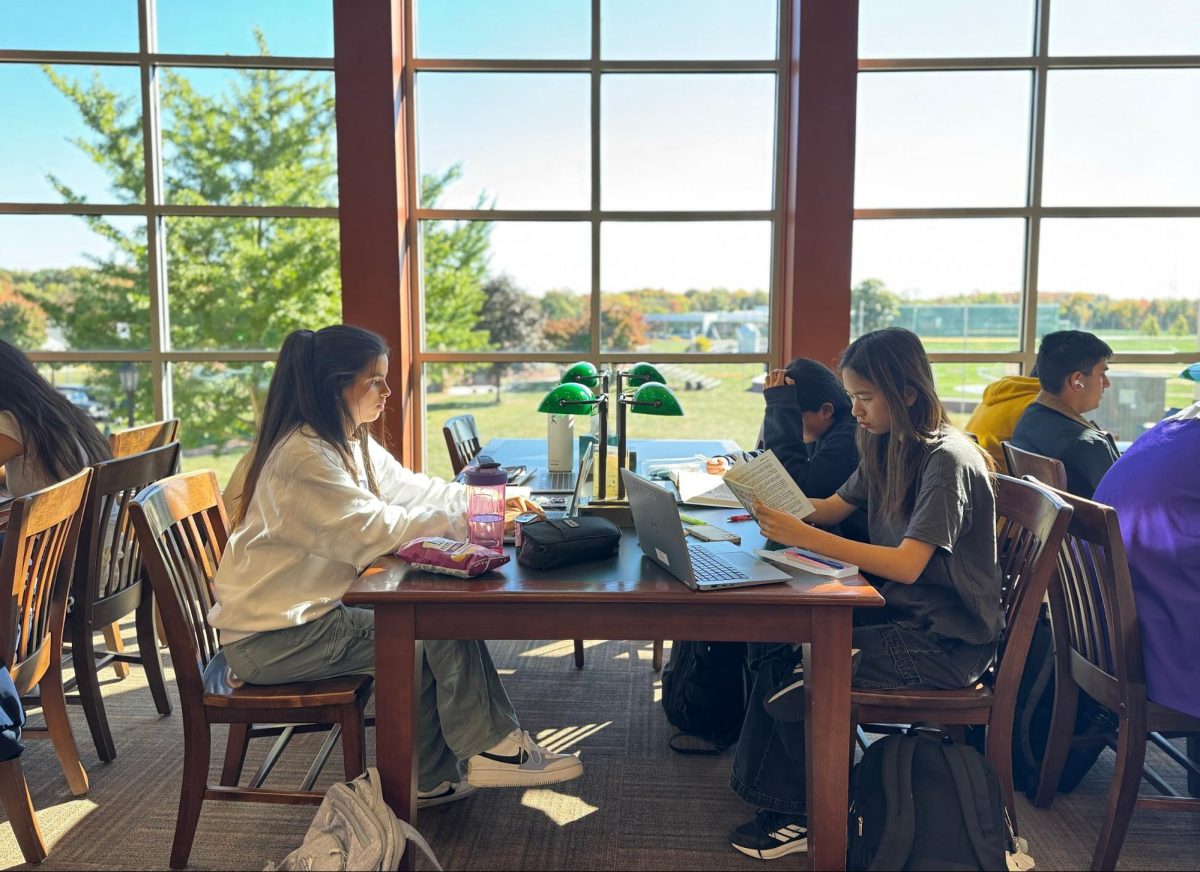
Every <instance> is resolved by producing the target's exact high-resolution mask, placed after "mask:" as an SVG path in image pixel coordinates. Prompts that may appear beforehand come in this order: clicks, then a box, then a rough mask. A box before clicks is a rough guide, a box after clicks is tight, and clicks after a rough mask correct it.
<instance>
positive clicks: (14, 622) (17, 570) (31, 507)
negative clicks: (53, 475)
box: [0, 469, 92, 693]
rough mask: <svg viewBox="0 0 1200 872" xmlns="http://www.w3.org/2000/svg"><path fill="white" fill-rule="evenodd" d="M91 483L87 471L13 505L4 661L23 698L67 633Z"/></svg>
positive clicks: (5, 556)
mask: <svg viewBox="0 0 1200 872" xmlns="http://www.w3.org/2000/svg"><path fill="white" fill-rule="evenodd" d="M91 480H92V470H91V469H85V470H83V471H82V472H79V473H77V474H76V475H73V476H71V477H70V478H68V479H66V480H65V481H61V482H59V483H58V484H55V485H51V486H50V487H48V488H45V489H44V490H40V491H36V492H34V493H31V494H28V495H26V496H24V497H21V498H19V499H16V500H14V501H13V503H12V514H11V516H10V519H9V525H8V529H7V530H6V531H5V539H4V548H3V550H2V551H0V658H2V659H3V660H4V661H5V662H6V663H7V664H8V666H9V671H10V672H11V673H12V677H13V681H14V683H15V684H16V685H17V689H18V690H19V691H20V692H21V693H26V692H28V691H29V690H31V689H32V688H33V686H34V685H36V684H37V683H38V681H39V680H41V677H42V674H44V664H45V663H46V662H48V661H47V660H46V658H45V657H44V656H39V655H41V654H42V651H43V647H44V646H45V645H46V644H47V643H48V642H50V641H51V635H52V633H57V632H60V631H61V621H62V620H63V618H64V616H65V615H66V604H67V593H68V589H69V586H70V578H71V571H72V568H73V566H74V562H75V549H76V544H77V542H78V539H79V527H80V521H81V519H82V516H83V512H82V507H83V504H84V500H85V499H86V496H87V492H88V486H89V484H90V483H91ZM56 627H57V629H56ZM61 641H62V640H61V639H59V640H58V642H59V644H61ZM39 673H42V674H39Z"/></svg>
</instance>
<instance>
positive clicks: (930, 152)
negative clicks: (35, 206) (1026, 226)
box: [0, 0, 1200, 298]
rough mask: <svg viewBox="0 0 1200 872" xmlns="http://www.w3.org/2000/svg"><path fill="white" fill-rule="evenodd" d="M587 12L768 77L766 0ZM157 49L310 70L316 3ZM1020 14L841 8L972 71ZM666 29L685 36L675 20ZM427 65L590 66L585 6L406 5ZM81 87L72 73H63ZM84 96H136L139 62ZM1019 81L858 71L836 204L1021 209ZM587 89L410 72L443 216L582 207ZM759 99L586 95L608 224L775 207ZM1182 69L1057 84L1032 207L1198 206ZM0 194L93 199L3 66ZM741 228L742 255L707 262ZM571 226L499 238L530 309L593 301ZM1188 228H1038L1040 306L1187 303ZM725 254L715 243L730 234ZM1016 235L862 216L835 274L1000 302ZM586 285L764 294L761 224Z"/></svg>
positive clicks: (324, 45)
mask: <svg viewBox="0 0 1200 872" xmlns="http://www.w3.org/2000/svg"><path fill="white" fill-rule="evenodd" d="M730 2H732V0H686V6H687V9H688V15H687V16H686V17H683V18H681V16H680V15H679V10H680V8H681V7H682V5H684V3H685V0H673V2H667V0H604V5H603V7H602V22H601V45H602V54H603V55H604V56H605V57H610V58H631V57H655V58H657V57H675V58H692V57H726V58H769V57H771V56H772V55H773V53H774V47H775V43H776V22H775V6H776V4H775V2H774V0H737V8H738V14H737V15H736V16H730V15H728V13H727V10H728V7H729V4H730ZM136 7H137V4H136V2H135V0H0V48H46V49H86V50H97V51H132V50H136V47H137V19H136ZM157 7H158V16H159V49H160V50H161V51H164V52H180V53H185V52H201V53H212V54H221V53H234V54H249V53H253V52H254V51H255V48H254V44H253V39H252V35H251V34H252V31H253V28H254V27H256V26H257V27H260V28H261V29H262V30H263V32H264V33H265V34H266V38H267V41H268V43H269V45H270V47H271V51H272V53H274V54H288V55H302V56H328V55H330V54H331V52H332V20H331V13H330V5H329V0H157ZM1032 9H1033V0H861V16H860V17H861V28H860V46H861V54H862V55H863V56H864V57H912V56H946V55H967V56H992V55H1009V54H1016V55H1020V54H1025V53H1028V52H1029V51H1030V50H1031V46H1032V35H1033V19H1032V15H1033V12H1032ZM1052 10H1053V14H1052V20H1051V25H1052V27H1051V40H1050V48H1051V52H1052V53H1054V54H1063V55H1074V54H1098V53H1147V54H1159V53H1200V2H1196V0H1054V3H1053V5H1052ZM681 20H682V21H684V22H685V26H683V27H681V26H680V21H681ZM417 23H418V31H417V42H418V50H419V51H420V52H421V53H422V54H423V55H425V56H430V57H437V56H459V57H489V56H490V57H506V56H509V57H511V56H525V57H569V58H579V57H585V56H587V53H588V52H589V51H590V39H591V37H590V2H589V0H436V2H432V0H425V2H419V3H418V4H417ZM78 72H82V73H84V74H86V75H91V73H92V71H91V70H90V69H87V68H81V69H80V70H78ZM98 73H99V75H100V76H101V78H102V79H103V80H104V81H105V82H106V83H109V84H110V85H111V86H112V87H114V88H117V89H118V90H119V91H121V92H122V93H128V94H130V95H131V96H136V94H137V88H138V82H137V73H136V69H129V68H118V67H110V68H106V69H103V70H100V71H98ZM1030 89H1031V77H1030V75H1029V74H1028V73H1025V72H1019V71H1018V72H1011V71H1009V72H959V73H908V74H902V73H870V74H864V75H862V76H860V86H859V130H858V147H857V161H858V173H857V184H856V187H857V191H856V197H855V200H856V205H857V206H859V207H862V208H887V207H905V206H908V207H918V206H985V205H987V206H1015V205H1020V204H1021V203H1023V202H1024V197H1025V172H1026V161H1027V137H1028V116H1029V100H1030ZM587 101H588V86H587V77H586V76H584V75H571V74H561V75H555V76H541V77H533V76H520V75H512V74H509V75H492V76H478V75H471V76H466V75H461V74H460V75H452V74H434V73H430V74H424V75H422V76H421V79H420V81H419V83H418V110H419V113H420V114H419V122H420V123H419V125H418V131H419V142H418V145H419V160H420V166H421V169H422V170H423V171H439V170H444V169H445V168H446V167H448V166H449V165H451V164H453V163H456V162H461V163H462V164H463V169H464V175H463V178H462V180H461V181H460V182H459V183H457V184H456V185H455V186H453V187H452V188H451V189H449V190H448V191H447V192H446V196H445V198H444V199H443V205H446V206H460V207H461V206H469V205H473V203H474V201H475V198H476V197H477V196H478V194H479V193H480V192H481V191H486V192H487V194H488V196H489V197H493V198H495V201H496V204H497V205H498V206H499V207H501V208H569V209H582V208H586V207H587V205H588V192H589V180H588V179H589V176H588V174H589V172H590V166H589V160H590V158H589V151H588V135H589V134H588V111H589V110H588V102H587ZM773 103H774V83H773V81H772V80H771V77H769V76H761V75H759V76H743V77H737V76H704V77H695V78H692V77H681V76H662V75H620V76H617V75H613V76H608V77H606V79H605V81H604V83H603V87H602V94H601V117H602V122H601V161H602V163H601V168H602V170H603V173H602V183H603V188H602V205H603V207H604V208H628V209H640V208H651V209H658V208H661V209H672V208H674V209H690V208H736V209H760V208H769V206H770V202H771V196H772V187H773V179H772V170H773V160H772V147H773V120H772V118H771V116H770V112H771V107H772V106H773ZM1197 106H1200V70H1153V71H1136V72H1125V71H1086V70H1080V71H1062V72H1056V73H1054V74H1052V76H1051V79H1050V85H1049V90H1048V106H1047V136H1046V164H1045V166H1046V176H1045V184H1044V198H1043V199H1044V202H1045V203H1047V204H1055V205H1089V206H1093V205H1094V206H1106V205H1107V206H1125V205H1144V206H1172V205H1200V162H1197V161H1196V160H1195V159H1194V151H1195V143H1196V142H1198V141H1200V113H1198V112H1196V107H1197ZM0 112H3V114H4V117H5V118H6V120H7V122H8V123H7V124H6V135H5V136H4V137H0V201H4V200H8V201H19V202H30V201H47V202H54V201H56V199H57V197H56V195H55V194H54V192H53V190H52V189H51V188H50V187H49V185H48V183H47V182H46V180H45V175H46V173H47V172H55V173H58V174H59V175H61V176H62V177H63V178H64V179H65V180H66V181H67V182H68V183H69V184H71V185H72V186H74V187H76V188H78V189H80V190H82V191H83V192H85V193H86V194H88V195H89V198H90V199H92V200H94V201H98V202H103V201H104V200H105V199H110V198H109V197H107V196H106V192H105V189H104V178H103V176H102V175H101V174H100V173H98V172H97V171H96V170H95V169H94V168H93V167H92V165H91V163H90V161H88V160H87V158H86V157H85V156H83V155H82V154H80V152H79V151H78V149H77V148H76V147H75V146H73V145H71V144H70V143H69V142H67V139H68V138H69V137H72V136H76V135H79V134H80V133H81V125H80V123H79V121H78V118H77V117H76V115H75V113H74V110H73V109H72V108H71V107H70V106H69V105H68V104H67V103H66V101H65V100H63V98H61V97H60V96H59V95H58V94H57V93H56V92H55V91H54V90H53V88H52V87H51V86H50V85H49V83H48V82H47V81H46V79H45V76H44V75H43V74H42V73H41V71H40V70H38V69H37V68H36V67H34V66H30V65H24V66H19V65H10V64H0ZM731 230H735V231H736V238H737V244H736V245H731V244H720V243H719V240H720V239H721V238H722V234H723V233H724V234H728V233H729V232H731ZM587 234H588V231H587V228H586V227H585V226H584V227H578V226H577V227H572V226H569V225H546V224H540V225H539V224H530V223H517V222H513V223H498V224H497V225H496V228H495V231H494V234H493V268H494V269H496V270H497V271H499V270H505V271H508V272H510V273H512V274H513V275H514V276H515V277H516V278H517V280H518V282H519V283H521V284H523V285H525V286H526V287H528V288H530V289H531V290H534V291H544V290H545V289H547V288H550V287H567V288H570V289H573V290H577V291H580V292H583V291H586V289H587V287H588V284H589V281H590V279H589V276H590V263H589V262H588V258H589V248H588V236H587ZM1198 237H1200V219H1153V220H1150V219H1144V220H1127V221H1115V220H1106V221H1084V220H1066V219H1061V220H1058V221H1054V222H1050V221H1048V222H1047V223H1046V225H1045V227H1044V231H1043V244H1042V247H1043V259H1042V264H1041V279H1042V281H1041V287H1042V288H1043V289H1044V290H1065V289H1079V290H1090V291H1095V292H1100V293H1109V294H1113V295H1117V296H1124V295H1143V294H1154V295H1160V294H1162V295H1167V294H1169V295H1184V296H1189V297H1192V298H1200V255H1198V254H1195V253H1193V251H1194V250H1196V249H1200V246H1196V245H1194V244H1192V240H1194V239H1196V238H1198ZM726 238H728V237H726ZM1023 245H1024V242H1023V228H1022V224H1021V222H1020V221H1013V220H999V219H998V220H994V221H974V222H972V221H962V220H959V221H949V220H946V221H936V222H934V221H909V222H898V221H889V222H860V224H859V227H858V229H857V231H856V249H855V257H854V279H855V280H856V281H857V280H859V279H861V278H865V277H868V276H879V277H882V278H884V279H885V280H886V281H887V282H888V283H889V284H890V285H891V286H892V287H893V288H895V289H897V290H900V291H903V292H909V293H912V294H913V295H918V296H919V295H921V294H934V293H951V292H961V291H970V290H975V289H978V290H1016V289H1018V288H1019V287H1020V282H1021V259H1022V256H1023ZM100 246H101V243H99V242H98V241H97V240H95V239H94V238H92V237H90V235H89V234H88V233H87V231H86V230H84V229H83V226H82V223H81V222H78V221H74V220H72V219H48V218H43V217H14V216H0V265H9V266H15V267H25V268H31V267H35V266H49V265H60V264H62V263H67V262H79V261H80V254H81V253H84V252H92V253H95V252H97V251H99V250H102V249H101V248H100ZM602 250H603V263H602V264H601V282H602V286H603V287H604V288H605V289H606V290H608V289H612V290H617V289H621V288H624V287H634V286H645V285H651V286H664V287H668V288H671V289H675V290H683V289H684V288H686V287H694V286H710V285H712V286H715V285H725V286H731V287H756V286H765V285H766V283H767V281H768V279H769V274H770V272H769V263H767V262H766V261H767V259H768V254H767V253H768V252H769V234H767V233H765V232H764V231H763V230H762V229H761V226H760V225H746V226H743V227H737V228H721V227H715V226H712V225H686V224H684V225H676V226H670V225H666V226H664V225H648V226H647V225H641V226H638V225H612V226H606V227H605V229H604V234H603V249H602Z"/></svg>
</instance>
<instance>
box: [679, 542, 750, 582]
mask: <svg viewBox="0 0 1200 872" xmlns="http://www.w3.org/2000/svg"><path fill="white" fill-rule="evenodd" d="M688 556H690V557H691V558H692V573H693V574H694V575H695V576H696V581H704V582H713V581H738V580H739V579H743V578H745V577H746V573H744V572H742V571H740V570H737V569H734V568H733V567H732V566H730V565H729V564H728V563H726V562H725V561H724V560H722V559H721V558H720V557H716V556H714V555H713V554H711V553H710V552H709V551H708V550H707V549H705V548H704V547H703V546H701V545H695V544H690V543H689V544H688Z"/></svg>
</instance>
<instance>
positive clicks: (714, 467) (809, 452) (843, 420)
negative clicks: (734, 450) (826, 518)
mask: <svg viewBox="0 0 1200 872" xmlns="http://www.w3.org/2000/svg"><path fill="white" fill-rule="evenodd" d="M763 399H765V400H766V404H767V407H766V411H765V413H764V416H763V426H762V430H761V431H760V436H759V440H758V447H757V448H756V449H755V450H753V451H745V452H740V453H738V454H734V455H728V454H727V455H723V456H719V457H714V458H713V459H712V460H710V461H709V464H708V471H709V472H711V473H715V474H718V475H720V474H723V473H724V472H726V471H727V470H728V469H729V468H730V466H732V465H733V464H734V463H739V462H742V461H746V460H751V459H753V458H755V457H757V456H758V455H760V454H762V453H763V452H764V451H766V450H767V449H770V450H771V451H773V452H774V453H775V456H776V457H778V458H779V462H780V463H782V464H783V468H784V469H786V470H787V471H788V473H789V474H790V475H791V477H792V478H793V480H795V482H796V484H798V485H799V486H800V490H802V491H804V493H805V495H806V496H808V497H810V498H814V499H826V498H828V497H831V496H833V495H834V494H835V493H836V492H837V489H838V488H839V487H841V486H842V484H844V483H845V481H846V479H848V478H849V477H850V474H851V473H852V472H854V470H855V469H857V468H858V446H857V445H856V443H855V434H856V433H857V432H858V424H857V422H856V421H855V420H854V416H853V415H852V414H850V398H849V396H847V394H846V391H845V389H844V388H843V387H842V383H841V382H840V381H838V377H837V376H836V375H834V373H833V371H832V370H830V369H829V367H827V366H825V365H823V364H821V363H818V362H817V361H815V360H809V359H808V358H806V357H798V358H796V359H795V360H793V361H792V362H791V363H789V364H788V365H787V367H785V368H784V369H774V370H771V371H770V372H769V373H767V380H766V382H765V384H764V385H763ZM841 533H842V535H843V536H846V537H847V538H850V539H856V540H858V541H860V542H865V541H867V524H866V513H865V512H862V511H858V512H855V514H854V515H852V516H851V517H849V518H847V519H846V520H845V521H843V522H842V524H841Z"/></svg>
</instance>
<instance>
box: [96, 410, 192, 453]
mask: <svg viewBox="0 0 1200 872" xmlns="http://www.w3.org/2000/svg"><path fill="white" fill-rule="evenodd" d="M178 435H179V419H178V418H171V419H170V420H167V421H155V422H154V423H153V424H143V425H142V426H140V427H130V428H129V429H128V430H117V431H116V432H114V433H110V434H109V436H108V447H109V450H110V451H112V456H113V457H118V458H119V457H129V456H130V455H131V454H141V453H142V452H143V451H149V450H150V449H151V448H162V447H163V446H164V445H167V444H169V443H171V442H174V441H175V439H176V438H177V437H178Z"/></svg>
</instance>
